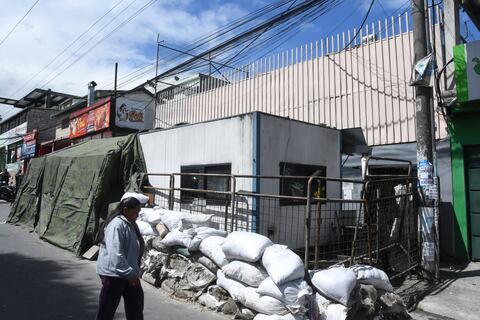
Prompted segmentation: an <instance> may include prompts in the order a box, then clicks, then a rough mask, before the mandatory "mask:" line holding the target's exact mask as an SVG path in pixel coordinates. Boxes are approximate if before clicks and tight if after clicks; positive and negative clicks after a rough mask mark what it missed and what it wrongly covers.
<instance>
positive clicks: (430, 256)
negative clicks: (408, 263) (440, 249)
mask: <svg viewBox="0 0 480 320" xmlns="http://www.w3.org/2000/svg"><path fill="white" fill-rule="evenodd" d="M422 257H423V260H424V261H434V260H435V244H434V243H433V242H424V243H423V245H422Z"/></svg>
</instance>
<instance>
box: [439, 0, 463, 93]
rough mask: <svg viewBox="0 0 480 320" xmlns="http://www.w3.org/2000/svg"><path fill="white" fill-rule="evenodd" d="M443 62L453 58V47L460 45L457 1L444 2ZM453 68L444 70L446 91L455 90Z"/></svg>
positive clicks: (447, 0)
mask: <svg viewBox="0 0 480 320" xmlns="http://www.w3.org/2000/svg"><path fill="white" fill-rule="evenodd" d="M444 16H445V22H444V26H443V28H444V32H445V58H446V59H445V60H446V62H448V61H450V60H451V59H452V58H453V46H455V45H457V44H460V14H459V4H458V0H445V1H444ZM454 72H455V66H454V64H453V63H450V65H449V66H448V67H447V69H446V70H445V77H446V86H447V87H446V88H445V89H446V90H454V89H455V76H454Z"/></svg>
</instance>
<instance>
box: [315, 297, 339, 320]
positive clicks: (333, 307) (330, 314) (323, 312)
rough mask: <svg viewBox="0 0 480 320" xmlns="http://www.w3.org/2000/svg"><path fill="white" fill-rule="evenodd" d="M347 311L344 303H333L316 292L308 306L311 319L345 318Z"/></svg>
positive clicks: (329, 319) (337, 319)
mask: <svg viewBox="0 0 480 320" xmlns="http://www.w3.org/2000/svg"><path fill="white" fill-rule="evenodd" d="M347 312H348V309H347V307H345V306H344V305H342V304H339V303H334V302H332V301H331V300H328V299H327V298H325V297H323V296H322V295H320V294H319V293H317V294H315V297H314V298H313V305H312V306H311V308H310V317H311V319H313V320H345V319H347Z"/></svg>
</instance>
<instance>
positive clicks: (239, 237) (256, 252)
mask: <svg viewBox="0 0 480 320" xmlns="http://www.w3.org/2000/svg"><path fill="white" fill-rule="evenodd" d="M272 244H273V243H272V241H270V239H268V238H267V237H265V236H262V235H260V234H258V233H253V232H246V231H234V232H232V233H230V234H229V235H228V236H227V238H226V239H225V242H224V244H223V246H222V249H223V252H224V253H225V256H226V257H227V259H229V260H242V261H247V262H257V261H258V260H259V259H260V258H261V257H262V255H263V252H264V251H265V249H266V248H267V247H269V246H271V245H272Z"/></svg>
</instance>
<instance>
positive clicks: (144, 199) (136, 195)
mask: <svg viewBox="0 0 480 320" xmlns="http://www.w3.org/2000/svg"><path fill="white" fill-rule="evenodd" d="M126 198H135V199H137V200H138V201H140V203H141V204H145V203H147V202H148V199H149V198H148V196H146V195H144V194H142V193H137V192H126V193H124V194H123V196H122V198H121V199H120V201H122V200H123V199H126Z"/></svg>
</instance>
